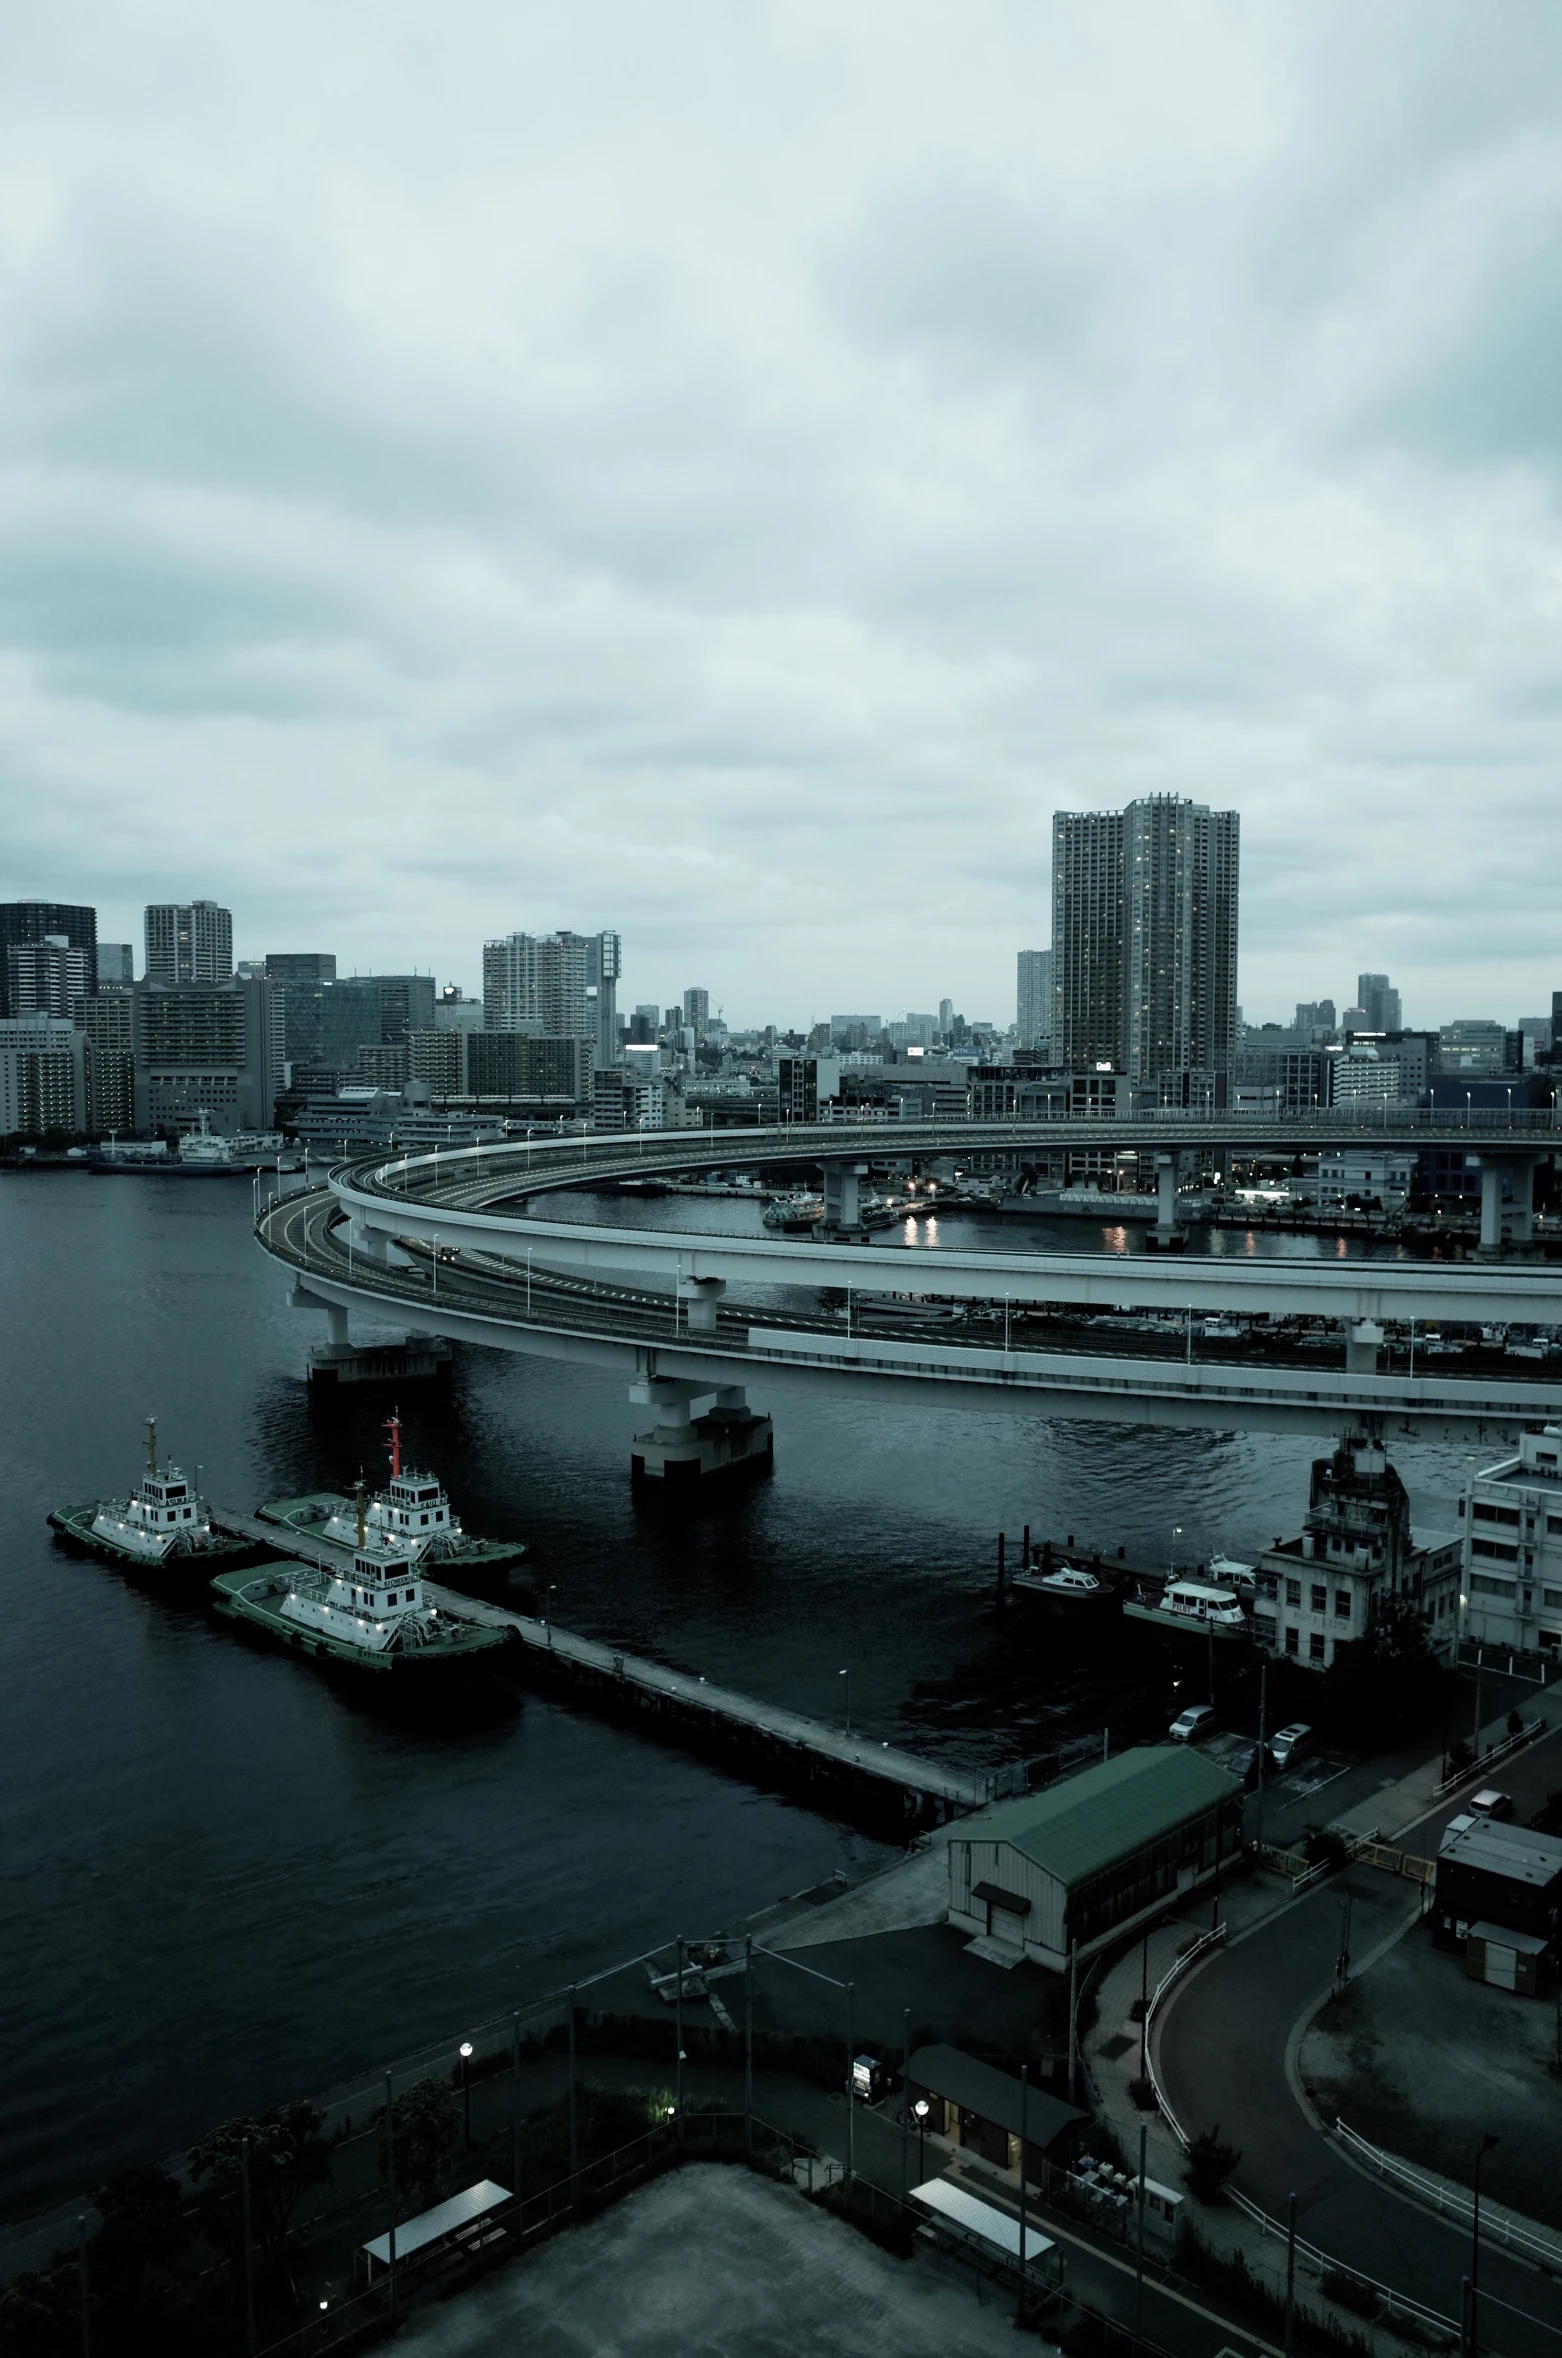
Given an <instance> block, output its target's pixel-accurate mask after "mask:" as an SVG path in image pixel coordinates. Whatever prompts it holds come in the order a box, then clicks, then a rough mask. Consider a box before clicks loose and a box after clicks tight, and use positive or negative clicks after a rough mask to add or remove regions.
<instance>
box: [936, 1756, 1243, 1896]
mask: <svg viewBox="0 0 1562 2358" xmlns="http://www.w3.org/2000/svg"><path fill="white" fill-rule="evenodd" d="M1241 1792H1242V1787H1241V1785H1240V1783H1239V1782H1238V1780H1237V1779H1236V1778H1235V1777H1232V1776H1228V1775H1227V1773H1226V1771H1225V1770H1224V1769H1222V1768H1217V1767H1216V1765H1215V1763H1214V1762H1213V1761H1212V1760H1207V1759H1206V1758H1205V1757H1204V1755H1203V1754H1202V1753H1201V1752H1199V1751H1198V1750H1197V1748H1196V1747H1195V1746H1193V1745H1191V1744H1146V1745H1140V1746H1138V1747H1136V1748H1135V1749H1134V1750H1132V1751H1129V1752H1120V1753H1119V1754H1118V1755H1117V1758H1116V1759H1115V1760H1103V1761H1099V1762H1098V1763H1097V1764H1096V1766H1095V1767H1094V1768H1088V1769H1083V1770H1081V1772H1080V1774H1079V1775H1078V1776H1077V1777H1065V1778H1063V1779H1062V1780H1061V1781H1060V1782H1059V1783H1058V1784H1056V1785H1050V1786H1049V1787H1048V1788H1047V1790H1046V1792H1044V1793H1030V1794H1027V1795H1026V1796H1025V1798H1024V1799H1023V1800H1020V1801H1010V1802H1005V1803H1003V1804H1002V1805H1001V1806H1000V1807H999V1808H997V1809H995V1810H991V1811H989V1812H988V1813H987V1814H986V1816H985V1817H984V1818H983V1820H982V1824H981V1835H982V1837H983V1838H985V1839H988V1840H991V1841H994V1842H1007V1843H1012V1845H1013V1846H1014V1848H1015V1849H1016V1850H1017V1851H1019V1852H1020V1853H1021V1854H1022V1855H1023V1856H1024V1857H1025V1858H1028V1859H1032V1860H1034V1862H1035V1863H1036V1865H1037V1866H1038V1867H1042V1868H1044V1869H1045V1870H1046V1872H1047V1873H1048V1874H1049V1875H1055V1876H1056V1877H1057V1879H1058V1881H1059V1882H1060V1883H1063V1884H1066V1885H1069V1886H1073V1885H1075V1884H1079V1883H1084V1882H1086V1881H1087V1880H1088V1879H1089V1878H1090V1877H1091V1876H1092V1875H1098V1874H1100V1873H1101V1871H1102V1870H1103V1868H1106V1867H1110V1866H1111V1865H1113V1864H1114V1863H1115V1861H1116V1860H1118V1859H1122V1858H1128V1857H1130V1856H1131V1855H1132V1853H1133V1852H1134V1851H1136V1850H1142V1849H1143V1848H1144V1846H1145V1844H1146V1843H1149V1842H1154V1841H1156V1840H1157V1839H1158V1838H1159V1837H1160V1836H1161V1835H1163V1834H1169V1833H1171V1832H1172V1831H1173V1829H1174V1828H1176V1827H1178V1826H1180V1825H1183V1824H1184V1823H1185V1822H1186V1821H1187V1820H1188V1819H1189V1818H1195V1817H1199V1816H1202V1814H1203V1813H1204V1812H1205V1811H1206V1810H1210V1809H1213V1808H1214V1807H1215V1806H1216V1805H1217V1803H1219V1802H1222V1801H1231V1800H1236V1799H1240V1797H1241Z"/></svg>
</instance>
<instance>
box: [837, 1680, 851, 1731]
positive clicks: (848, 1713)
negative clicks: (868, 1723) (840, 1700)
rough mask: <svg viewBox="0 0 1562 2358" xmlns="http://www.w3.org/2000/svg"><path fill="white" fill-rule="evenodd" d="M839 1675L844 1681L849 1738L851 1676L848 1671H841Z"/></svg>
mask: <svg viewBox="0 0 1562 2358" xmlns="http://www.w3.org/2000/svg"><path fill="white" fill-rule="evenodd" d="M840 1675H841V1677H842V1678H843V1679H844V1680H845V1681H846V1733H847V1734H848V1736H849V1735H850V1734H851V1732H852V1674H851V1672H850V1671H849V1670H843V1671H842V1672H841V1674H840Z"/></svg>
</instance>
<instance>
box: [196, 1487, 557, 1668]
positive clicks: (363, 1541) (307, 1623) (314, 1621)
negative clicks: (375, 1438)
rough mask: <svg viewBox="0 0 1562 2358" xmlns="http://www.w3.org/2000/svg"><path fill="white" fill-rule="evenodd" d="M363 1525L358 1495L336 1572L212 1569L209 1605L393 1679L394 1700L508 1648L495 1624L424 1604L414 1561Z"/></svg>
mask: <svg viewBox="0 0 1562 2358" xmlns="http://www.w3.org/2000/svg"><path fill="white" fill-rule="evenodd" d="M366 1523H367V1515H366V1513H365V1509H364V1504H363V1493H362V1492H361V1491H360V1492H359V1494H358V1544H357V1546H356V1547H355V1548H354V1550H353V1553H352V1560H351V1562H350V1564H348V1565H347V1566H346V1567H345V1568H343V1569H341V1570H337V1571H328V1570H327V1569H326V1568H325V1567H324V1566H323V1565H322V1566H320V1567H319V1568H318V1569H315V1568H312V1567H311V1566H309V1565H307V1564H298V1563H275V1564H262V1565H261V1566H259V1568H258V1569H257V1570H255V1571H252V1572H219V1573H218V1575H217V1577H216V1579H215V1580H214V1581H213V1582H212V1602H213V1604H214V1605H215V1606H216V1609H217V1611H218V1612H219V1613H221V1614H223V1615H225V1616H226V1617H227V1618H228V1619H229V1620H233V1621H239V1622H242V1623H243V1624H244V1625H245V1626H246V1627H247V1628H249V1629H252V1630H255V1631H257V1632H258V1633H259V1634H260V1635H261V1636H262V1637H265V1638H269V1639H270V1640H271V1641H272V1643H274V1644H277V1645H284V1646H291V1647H295V1648H297V1650H298V1651H299V1652H300V1653H303V1654H306V1655H308V1656H309V1657H310V1658H311V1659H312V1660H314V1661H317V1662H321V1663H324V1664H327V1665H332V1664H334V1665H339V1666H344V1667H346V1668H348V1669H351V1670H355V1671H363V1672H366V1673H368V1674H369V1675H370V1676H372V1677H378V1678H380V1679H382V1680H387V1681H391V1680H393V1681H394V1683H395V1687H396V1689H397V1691H399V1692H401V1693H404V1694H418V1695H432V1694H434V1693H435V1692H436V1691H438V1690H440V1689H442V1688H444V1687H446V1686H447V1685H448V1684H450V1683H451V1682H452V1680H453V1679H454V1678H456V1677H458V1676H463V1675H469V1674H470V1673H471V1672H473V1671H474V1670H475V1669H478V1668H483V1667H488V1666H490V1664H491V1661H492V1658H493V1657H495V1656H497V1655H498V1654H499V1653H500V1651H501V1650H502V1649H504V1648H505V1647H508V1646H510V1645H511V1644H513V1643H515V1642H517V1641H516V1638H515V1632H514V1630H513V1629H511V1628H508V1627H506V1626H504V1625H503V1624H500V1625H498V1626H491V1625H489V1624H487V1623H485V1622H479V1621H468V1620H466V1619H465V1618H463V1617H461V1616H459V1615H457V1614H454V1613H452V1612H450V1611H449V1609H448V1607H447V1608H445V1609H443V1610H442V1609H441V1608H440V1607H439V1606H438V1605H431V1604H430V1603H429V1602H428V1600H427V1598H426V1596H425V1594H424V1586H423V1582H422V1580H421V1579H420V1578H419V1576H418V1565H417V1559H416V1557H415V1556H413V1555H411V1554H410V1553H409V1551H408V1550H407V1548H406V1547H405V1546H404V1545H403V1544H402V1543H401V1542H400V1541H399V1540H397V1539H395V1538H394V1537H392V1536H391V1535H389V1534H388V1533H385V1532H374V1533H372V1534H371V1533H370V1532H368V1531H367V1529H366V1527H365V1526H366ZM485 1656H486V1657H488V1658H489V1663H485V1662H484V1661H483V1657H485Z"/></svg>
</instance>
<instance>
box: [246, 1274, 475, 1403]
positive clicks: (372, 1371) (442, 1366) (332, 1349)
mask: <svg viewBox="0 0 1562 2358" xmlns="http://www.w3.org/2000/svg"><path fill="white" fill-rule="evenodd" d="M287 1299H288V1308H289V1309H290V1310H314V1311H320V1312H323V1313H324V1315H325V1322H326V1326H325V1332H326V1339H325V1341H324V1342H323V1343H314V1344H311V1346H310V1349H309V1352H308V1356H307V1357H306V1359H305V1362H304V1380H305V1381H306V1383H308V1384H309V1385H310V1386H311V1388H313V1387H315V1386H317V1385H318V1386H320V1387H321V1388H323V1389H330V1388H335V1387H337V1386H344V1387H345V1386H347V1385H354V1384H398V1385H400V1384H418V1383H439V1382H448V1381H449V1377H450V1369H451V1363H452V1360H453V1357H454V1354H453V1352H452V1351H451V1348H450V1345H449V1344H448V1343H447V1342H445V1341H444V1339H443V1338H442V1337H441V1336H439V1335H408V1336H406V1338H405V1339H404V1340H403V1341H402V1342H399V1343H355V1342H353V1340H352V1338H351V1336H350V1335H349V1333H348V1331H347V1311H346V1308H345V1306H344V1305H343V1304H342V1303H340V1302H331V1301H327V1299H326V1297H325V1296H324V1295H323V1294H317V1293H314V1292H312V1291H311V1290H310V1288H309V1287H308V1286H307V1285H306V1284H305V1283H304V1281H303V1280H302V1279H301V1278H300V1279H298V1280H296V1281H295V1283H294V1285H293V1287H292V1290H291V1291H290V1293H289V1294H288V1298H287Z"/></svg>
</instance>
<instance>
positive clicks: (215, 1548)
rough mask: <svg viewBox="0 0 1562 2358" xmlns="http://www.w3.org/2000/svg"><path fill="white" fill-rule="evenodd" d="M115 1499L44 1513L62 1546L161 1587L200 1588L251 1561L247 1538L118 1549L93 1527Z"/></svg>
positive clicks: (253, 1551)
mask: <svg viewBox="0 0 1562 2358" xmlns="http://www.w3.org/2000/svg"><path fill="white" fill-rule="evenodd" d="M115 1503H117V1502H115V1501H112V1500H106V1499H101V1498H95V1499H91V1500H89V1501H88V1503H87V1504H86V1505H85V1506H72V1507H56V1508H55V1509H54V1511H53V1512H52V1513H51V1515H50V1516H49V1528H50V1530H51V1531H52V1532H53V1533H54V1536H55V1539H56V1540H57V1541H58V1542H59V1543H60V1544H61V1545H62V1546H64V1547H67V1548H70V1549H72V1550H74V1551H79V1552H80V1553H82V1554H84V1555H89V1556H96V1557H97V1559H98V1561H99V1562H100V1563H103V1564H113V1565H115V1566H117V1567H118V1569H119V1570H120V1571H122V1572H137V1573H139V1574H140V1575H141V1577H142V1578H143V1579H144V1580H151V1581H156V1582H157V1583H158V1584H159V1585H160V1586H166V1587H180V1588H195V1589H204V1587H205V1586H206V1583H207V1582H208V1581H209V1580H210V1579H211V1577H212V1574H213V1572H214V1571H217V1570H230V1569H237V1568H238V1566H240V1565H241V1564H246V1563H253V1561H254V1560H255V1557H256V1554H257V1550H256V1548H255V1546H254V1543H253V1542H252V1541H251V1540H247V1539H224V1538H221V1537H213V1538H212V1539H211V1540H209V1541H207V1542H206V1543H205V1544H204V1545H202V1546H200V1547H181V1548H170V1549H169V1551H168V1553H167V1554H166V1555H162V1556H151V1555H143V1554H142V1552H141V1550H140V1549H139V1548H133V1547H121V1546H120V1544H119V1542H118V1541H117V1540H113V1539H109V1538H106V1537H105V1536H104V1534H103V1533H102V1532H101V1531H94V1530H93V1528H92V1526H93V1524H94V1522H95V1521H96V1520H97V1517H98V1515H99V1514H100V1513H101V1512H102V1510H103V1508H104V1507H105V1506H106V1505H111V1504H115Z"/></svg>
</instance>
